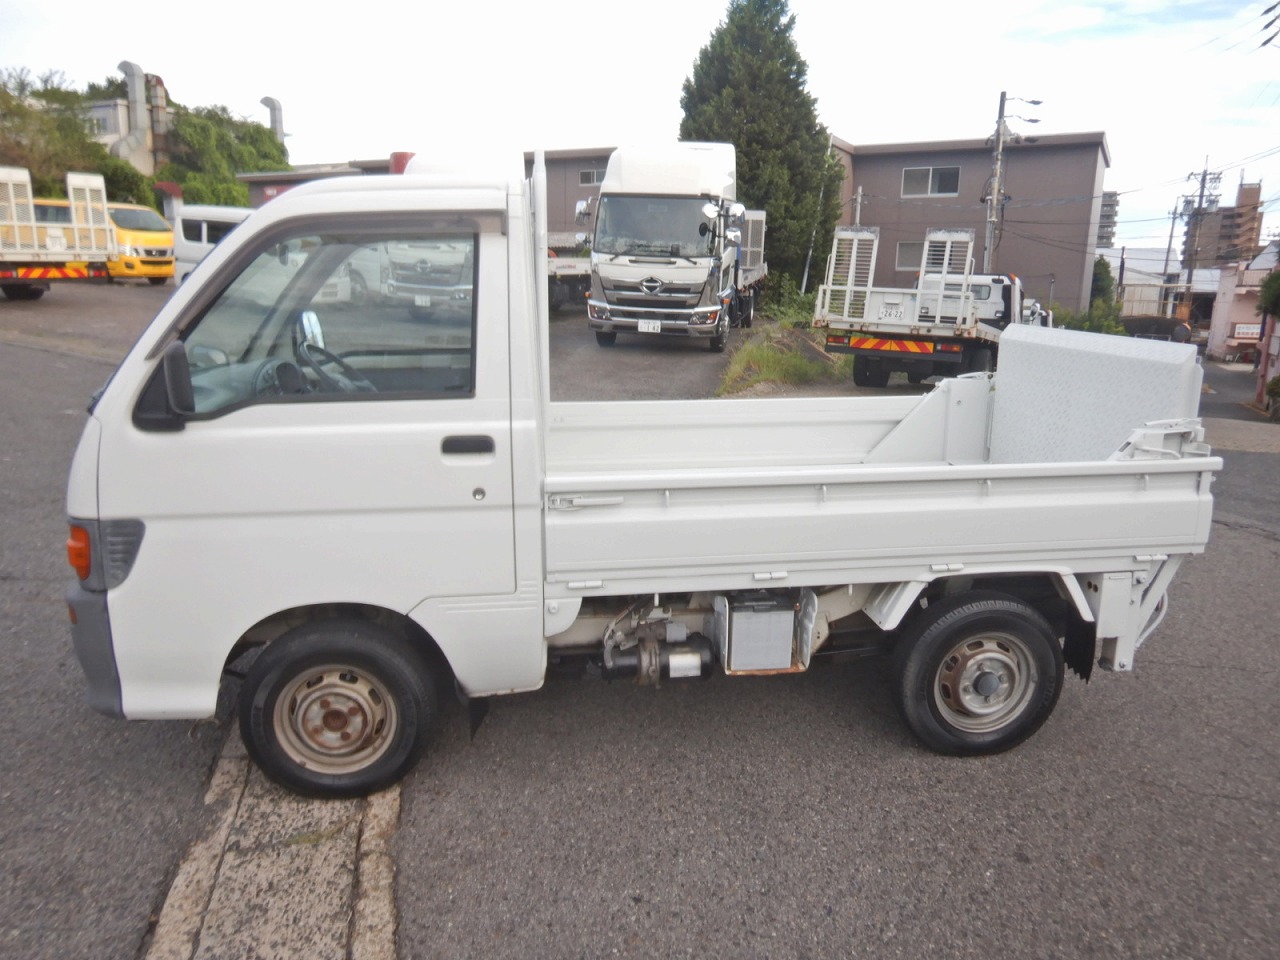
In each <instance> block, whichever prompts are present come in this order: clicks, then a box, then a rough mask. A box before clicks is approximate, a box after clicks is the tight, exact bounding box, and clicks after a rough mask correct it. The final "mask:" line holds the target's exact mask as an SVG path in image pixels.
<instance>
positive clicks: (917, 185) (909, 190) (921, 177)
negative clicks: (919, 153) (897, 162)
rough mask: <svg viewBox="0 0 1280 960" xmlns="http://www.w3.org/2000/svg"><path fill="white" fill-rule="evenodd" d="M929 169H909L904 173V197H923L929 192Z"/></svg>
mask: <svg viewBox="0 0 1280 960" xmlns="http://www.w3.org/2000/svg"><path fill="white" fill-rule="evenodd" d="M930 172H931V171H930V168H929V167H907V168H906V169H905V170H903V171H902V195H903V196H904V197H923V196H925V195H926V194H927V193H928V192H929V174H930Z"/></svg>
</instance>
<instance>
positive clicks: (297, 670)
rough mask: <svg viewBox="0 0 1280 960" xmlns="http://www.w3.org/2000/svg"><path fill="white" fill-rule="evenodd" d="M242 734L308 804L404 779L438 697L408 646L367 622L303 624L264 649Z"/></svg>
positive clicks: (243, 705)
mask: <svg viewBox="0 0 1280 960" xmlns="http://www.w3.org/2000/svg"><path fill="white" fill-rule="evenodd" d="M239 712H240V734H241V737H242V738H243V739H244V743H245V747H246V748H247V749H248V751H249V756H250V757H252V758H253V760H254V762H255V763H257V765H258V766H259V767H260V768H261V769H262V772H263V773H265V774H266V775H267V776H268V777H270V778H271V779H272V780H274V781H275V782H276V783H278V784H280V785H281V786H283V787H286V788H288V789H289V790H292V791H294V792H295V793H300V794H303V795H304V796H310V797H357V796H363V795H365V794H368V793H372V792H374V791H376V790H380V789H382V788H384V787H388V786H390V785H391V784H393V783H395V782H396V781H398V780H399V779H400V778H401V777H403V776H404V775H405V774H406V773H408V771H409V770H410V769H411V768H412V767H413V765H414V763H416V762H417V760H418V757H419V756H420V755H421V754H422V751H423V749H424V748H425V747H426V745H427V741H428V740H429V738H430V734H431V730H432V726H433V725H434V722H435V715H436V694H435V688H434V686H433V685H432V683H431V678H430V676H429V673H428V669H427V665H426V662H425V661H424V660H423V658H422V657H421V656H420V655H419V654H418V653H417V651H415V650H414V649H413V648H412V647H411V646H409V644H408V643H406V642H405V641H404V640H403V639H401V638H400V637H398V636H396V635H395V634H393V633H391V632H390V631H387V630H385V629H383V628H382V627H379V626H377V625H376V624H372V623H368V622H365V621H361V620H334V621H329V622H326V623H315V624H304V625H303V626H301V627H297V628H295V629H293V630H291V631H289V632H288V633H286V634H285V635H284V636H282V637H281V638H280V639H278V640H276V641H275V642H274V643H271V644H270V645H268V646H267V647H266V648H265V649H264V650H263V651H262V653H261V654H259V655H258V658H257V660H255V661H254V663H253V666H251V667H250V668H249V672H248V673H247V674H246V676H245V680H244V686H243V687H242V688H241V692H240V701H239Z"/></svg>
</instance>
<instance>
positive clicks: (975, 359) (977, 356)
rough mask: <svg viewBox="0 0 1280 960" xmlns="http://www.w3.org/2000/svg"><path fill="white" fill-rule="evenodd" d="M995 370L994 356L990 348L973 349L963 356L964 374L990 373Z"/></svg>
mask: <svg viewBox="0 0 1280 960" xmlns="http://www.w3.org/2000/svg"><path fill="white" fill-rule="evenodd" d="M995 368H996V362H995V355H994V354H993V353H992V352H991V348H990V347H974V348H973V349H972V350H970V351H969V352H968V353H966V354H965V357H964V370H965V373H990V372H991V371H992V370H994V369H995Z"/></svg>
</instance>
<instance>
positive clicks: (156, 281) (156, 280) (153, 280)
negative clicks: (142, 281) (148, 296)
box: [147, 277, 169, 287]
mask: <svg viewBox="0 0 1280 960" xmlns="http://www.w3.org/2000/svg"><path fill="white" fill-rule="evenodd" d="M168 282H169V278H168V277H147V283H149V284H151V285H152V286H153V287H163V286H164V285H165V284H166V283H168Z"/></svg>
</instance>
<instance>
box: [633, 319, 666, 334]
mask: <svg viewBox="0 0 1280 960" xmlns="http://www.w3.org/2000/svg"><path fill="white" fill-rule="evenodd" d="M636 326H637V328H638V329H639V331H640V333H661V332H662V321H661V320H637V321H636Z"/></svg>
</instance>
